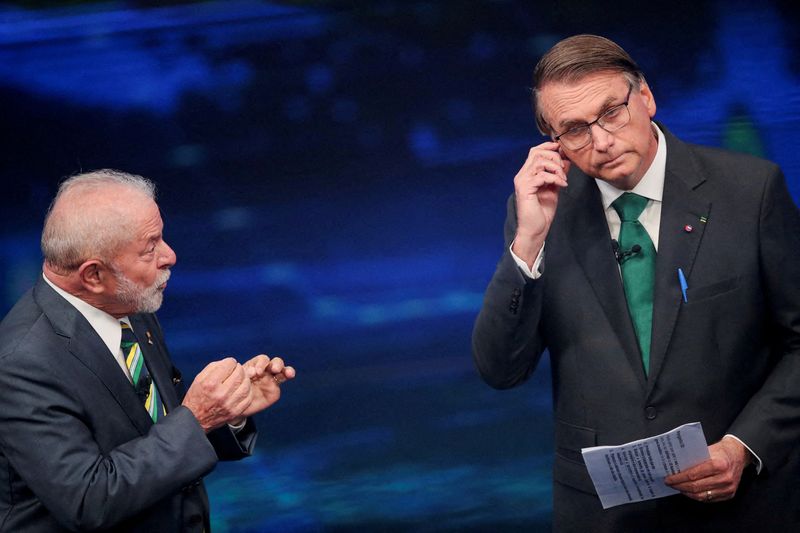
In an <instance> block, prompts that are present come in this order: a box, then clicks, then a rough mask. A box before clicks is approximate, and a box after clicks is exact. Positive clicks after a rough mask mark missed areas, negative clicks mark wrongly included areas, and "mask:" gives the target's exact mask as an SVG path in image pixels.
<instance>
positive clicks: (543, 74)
mask: <svg viewBox="0 0 800 533" xmlns="http://www.w3.org/2000/svg"><path fill="white" fill-rule="evenodd" d="M533 100H534V108H535V112H536V119H537V124H538V126H539V129H540V130H541V132H542V133H543V134H545V135H547V136H550V137H551V139H552V141H549V142H545V143H542V144H540V145H538V146H536V147H534V148H532V149H531V150H530V153H529V155H528V159H527V160H526V161H525V164H524V165H523V166H522V168H521V170H520V171H519V173H518V174H517V176H516V177H515V178H514V195H513V196H512V197H511V198H510V200H509V202H508V217H507V220H506V227H505V238H506V251H505V253H504V255H503V257H502V259H501V260H500V263H499V264H498V266H497V270H496V272H495V274H494V276H493V278H492V280H491V282H490V284H489V287H488V288H487V291H486V295H485V299H484V304H483V308H482V309H481V312H480V314H479V316H478V318H477V321H476V324H475V329H474V332H473V354H474V358H475V362H476V365H477V367H478V369H479V371H480V373H481V375H482V376H483V378H484V379H485V380H486V381H487V382H488V383H489V384H491V385H492V386H494V387H496V388H508V387H513V386H515V385H519V384H520V383H522V382H523V381H525V379H526V378H527V377H528V376H529V375H530V374H531V372H533V370H534V369H535V367H536V365H537V363H538V361H539V359H540V356H541V354H542V352H543V350H545V349H548V350H549V353H550V362H551V367H552V379H553V403H554V412H555V413H554V414H555V460H554V466H553V478H554V486H553V507H554V515H553V525H554V528H555V529H556V530H558V531H614V532H620V531H743V530H744V531H750V530H755V529H756V528H758V529H763V530H769V531H794V530H797V528H798V526H800V488H798V487H800V485H798V483H797V480H798V478H799V476H800V452H798V450H800V446H798V443H800V283H798V280H800V215H799V214H798V210H797V207H796V206H795V204H794V202H793V201H792V199H791V197H790V195H789V194H788V191H787V188H786V185H785V183H784V178H783V175H782V174H781V172H780V170H779V169H778V168H777V167H776V166H775V165H774V164H772V163H769V162H767V161H763V160H759V159H756V158H753V157H749V156H745V155H739V154H733V153H729V152H724V151H721V150H716V149H711V148H704V147H700V146H695V145H689V144H685V143H683V142H681V141H680V140H678V139H676V138H675V137H674V136H673V135H671V134H670V132H669V131H667V129H666V128H665V127H663V126H662V125H660V124H655V123H654V122H652V120H651V119H652V118H653V116H654V115H655V112H656V104H655V99H654V97H653V94H652V92H651V91H650V88H649V87H648V85H647V83H646V81H645V79H644V76H643V75H642V72H641V71H640V70H639V68H638V66H637V65H636V64H635V63H634V61H633V60H632V59H631V58H630V56H629V55H628V54H627V53H626V52H625V51H624V50H622V49H621V48H620V47H619V46H617V45H616V44H614V43H613V42H611V41H609V40H607V39H604V38H601V37H597V36H591V35H580V36H575V37H571V38H568V39H565V40H563V41H561V42H560V43H558V44H556V45H555V46H554V47H553V48H552V49H551V50H550V51H549V52H547V53H546V54H545V55H544V56H543V57H542V59H541V60H540V61H539V63H538V64H537V66H536V69H535V71H534V92H533ZM631 211H633V212H631ZM694 421H699V422H701V423H702V426H703V429H704V431H705V435H706V438H707V439H708V440H709V443H710V446H709V447H708V449H709V453H710V460H708V461H706V462H704V463H702V464H700V465H697V466H695V467H693V468H690V469H687V470H685V471H683V472H681V473H679V474H676V475H673V476H671V477H668V478H667V480H666V482H667V484H669V485H670V486H672V487H673V488H675V489H677V490H678V491H680V492H681V493H682V494H680V495H675V496H670V497H667V498H662V499H656V500H650V501H646V502H638V503H631V504H626V505H622V506H618V507H613V508H610V509H607V510H603V509H602V507H601V505H600V501H599V499H598V497H597V495H596V493H595V490H594V487H593V485H592V482H591V479H590V478H589V476H588V473H587V470H586V467H585V465H584V464H583V459H582V456H581V449H582V448H584V447H590V446H595V445H616V444H623V443H626V442H630V441H633V440H636V439H640V438H644V437H647V436H652V435H657V434H659V433H663V432H665V431H667V430H670V429H673V428H675V427H677V426H678V425H681V424H684V423H687V422H694Z"/></svg>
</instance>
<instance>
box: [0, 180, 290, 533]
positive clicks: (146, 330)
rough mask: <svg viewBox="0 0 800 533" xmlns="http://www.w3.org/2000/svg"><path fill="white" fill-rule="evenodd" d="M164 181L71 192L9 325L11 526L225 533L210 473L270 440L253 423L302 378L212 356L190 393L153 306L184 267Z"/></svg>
mask: <svg viewBox="0 0 800 533" xmlns="http://www.w3.org/2000/svg"><path fill="white" fill-rule="evenodd" d="M162 229H163V223H162V221H161V216H160V213H159V209H158V206H157V205H156V203H155V200H154V187H153V185H152V183H151V182H149V181H148V180H146V179H144V178H142V177H140V176H133V175H130V174H124V173H121V172H116V171H108V170H103V171H97V172H92V173H88V174H82V175H78V176H74V177H72V178H69V179H68V180H66V181H65V182H64V183H63V184H62V185H61V187H60V189H59V192H58V195H57V196H56V198H55V200H54V201H53V204H52V206H51V208H50V211H49V212H48V214H47V219H46V221H45V228H44V232H43V234H42V250H43V253H44V266H43V270H44V272H43V276H42V278H40V279H39V281H38V283H36V285H35V286H34V287H33V289H32V290H31V291H29V292H28V293H27V294H25V295H24V296H23V297H22V298H21V299H20V301H19V302H18V303H17V304H16V305H15V306H14V308H13V309H12V310H11V311H10V312H9V313H8V315H7V316H6V317H5V318H4V319H3V322H2V324H0V365H2V366H1V367H0V404H2V409H0V531H14V532H18V531H31V532H38V531H41V532H52V531H66V530H71V531H83V530H92V531H96V530H109V531H115V532H117V531H119V532H123V531H142V532H154V531H158V532H161V531H197V532H200V531H206V532H207V531H209V530H210V527H209V514H208V498H207V495H206V491H205V489H204V487H203V482H202V478H203V476H205V475H206V474H208V473H209V472H210V471H211V470H212V469H213V468H214V466H215V465H216V463H217V460H231V459H240V458H242V457H245V456H247V455H249V454H250V453H251V451H252V449H253V446H254V444H255V436H256V433H255V427H254V425H253V422H252V420H251V419H250V418H248V417H249V416H250V415H253V414H255V413H257V412H259V411H261V410H263V409H266V408H267V407H269V406H270V405H272V404H273V403H275V402H276V401H277V400H278V398H279V397H280V385H281V383H283V382H284V381H286V380H287V379H291V378H293V377H294V375H295V371H294V369H293V368H292V367H290V366H285V365H284V363H283V361H282V360H281V359H280V358H273V359H270V358H268V357H267V356H265V355H259V356H256V357H254V358H252V359H250V360H249V361H247V362H246V363H244V364H239V363H237V362H236V360H234V359H233V358H227V359H224V360H221V361H216V362H213V363H211V364H209V365H208V366H206V367H205V368H204V369H203V370H202V371H201V372H200V374H198V376H197V377H196V378H195V380H194V381H193V383H192V384H191V386H190V387H189V389H188V391H187V390H185V387H184V384H183V383H182V380H181V376H180V373H179V372H178V370H177V369H176V368H175V367H174V366H173V365H172V362H171V360H170V357H169V354H168V352H167V348H166V345H165V344H164V339H163V335H162V331H161V327H160V326H159V323H158V321H157V319H156V316H155V315H154V314H153V313H154V312H155V311H156V310H157V309H158V308H159V306H160V305H161V301H162V295H163V291H164V289H165V287H166V284H167V279H169V275H170V267H171V266H172V265H174V264H175V259H176V257H175V253H174V252H173V251H172V249H171V248H170V247H169V246H168V245H167V243H166V242H164V239H163V236H162Z"/></svg>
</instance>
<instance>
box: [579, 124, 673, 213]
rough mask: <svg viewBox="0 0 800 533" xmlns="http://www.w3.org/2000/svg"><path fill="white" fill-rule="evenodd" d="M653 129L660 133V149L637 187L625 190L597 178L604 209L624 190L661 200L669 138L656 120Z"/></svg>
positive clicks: (657, 200)
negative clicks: (657, 124) (667, 138)
mask: <svg viewBox="0 0 800 533" xmlns="http://www.w3.org/2000/svg"><path fill="white" fill-rule="evenodd" d="M651 124H652V127H653V130H655V132H656V134H657V135H658V149H657V150H656V156H655V157H654V158H653V162H652V163H650V168H648V169H647V172H645V173H644V176H642V179H641V180H639V183H637V184H636V187H634V188H633V189H631V190H630V191H623V190H621V189H617V188H616V187H614V186H613V185H611V184H609V183H608V182H605V181H603V180H599V179H595V182H596V183H597V188H598V189H600V195H601V196H602V198H603V209H608V208H609V206H610V205H611V204H612V203H613V202H614V200H616V199H617V198H619V197H620V196H622V194H623V193H624V192H633V193H636V194H638V195H640V196H644V197H645V198H649V199H650V200H655V201H656V202H660V201H661V199H662V198H663V194H664V176H665V175H666V172H667V140H666V138H665V137H664V134H663V133H662V132H661V130H660V129H659V127H658V126H656V124H655V122H651Z"/></svg>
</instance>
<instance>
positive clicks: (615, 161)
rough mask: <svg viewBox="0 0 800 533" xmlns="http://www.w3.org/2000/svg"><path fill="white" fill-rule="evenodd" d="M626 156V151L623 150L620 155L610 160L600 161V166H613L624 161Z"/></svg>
mask: <svg viewBox="0 0 800 533" xmlns="http://www.w3.org/2000/svg"><path fill="white" fill-rule="evenodd" d="M624 156H625V153H624V152H623V153H621V154H619V155H618V156H616V157H613V158H611V159H609V160H608V161H604V162H602V163H600V165H599V166H601V167H613V166H616V165H618V164H620V163H622V158H623V157H624Z"/></svg>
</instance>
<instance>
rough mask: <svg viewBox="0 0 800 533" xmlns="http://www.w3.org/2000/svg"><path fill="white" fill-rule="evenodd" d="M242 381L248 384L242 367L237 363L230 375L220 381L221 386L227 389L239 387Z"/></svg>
mask: <svg viewBox="0 0 800 533" xmlns="http://www.w3.org/2000/svg"><path fill="white" fill-rule="evenodd" d="M243 381H247V382H249V380H248V379H247V374H246V372H245V370H244V367H242V365H240V364H238V363H237V364H236V366H235V367H234V369H233V371H232V372H231V373H230V375H228V377H226V378H225V379H224V380H222V384H223V385H228V386H229V387H239V386H241V384H242V382H243Z"/></svg>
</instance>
